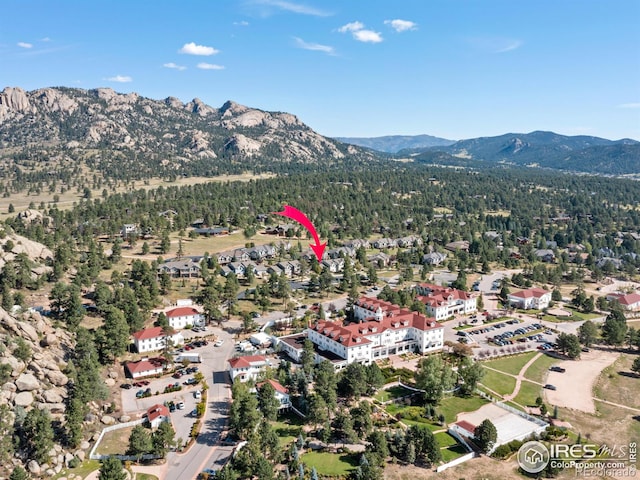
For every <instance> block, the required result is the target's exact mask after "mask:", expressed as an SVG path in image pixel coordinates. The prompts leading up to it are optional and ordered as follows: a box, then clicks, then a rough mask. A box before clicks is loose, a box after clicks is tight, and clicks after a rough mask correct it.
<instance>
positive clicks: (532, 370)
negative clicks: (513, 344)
mask: <svg viewBox="0 0 640 480" xmlns="http://www.w3.org/2000/svg"><path fill="white" fill-rule="evenodd" d="M561 362H563V360H560V359H559V358H553V357H551V356H549V355H542V356H541V357H540V358H538V359H537V360H536V361H535V362H533V363H532V364H531V365H529V368H527V371H526V372H525V373H524V377H525V378H528V379H529V380H533V381H534V382H538V383H543V382H544V379H545V378H546V375H547V372H548V371H549V367H550V366H551V365H554V364H556V363H561Z"/></svg>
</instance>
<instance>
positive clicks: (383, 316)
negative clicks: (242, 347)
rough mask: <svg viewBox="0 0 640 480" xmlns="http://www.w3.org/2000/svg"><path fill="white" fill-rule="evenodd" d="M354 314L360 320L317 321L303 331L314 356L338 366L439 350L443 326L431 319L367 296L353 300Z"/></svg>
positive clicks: (442, 337)
mask: <svg viewBox="0 0 640 480" xmlns="http://www.w3.org/2000/svg"><path fill="white" fill-rule="evenodd" d="M354 315H355V318H356V320H358V321H360V323H351V324H348V325H345V324H344V323H343V322H340V321H336V322H333V321H319V322H317V323H316V324H315V325H314V326H313V327H310V328H308V329H307V331H306V332H307V337H308V338H309V340H311V341H312V342H313V343H314V345H315V346H316V349H317V357H326V358H329V359H330V360H332V361H333V363H334V366H335V367H336V368H338V369H339V368H342V367H344V366H346V365H348V364H350V363H352V362H360V363H363V364H370V363H371V362H374V361H376V360H379V359H383V358H387V357H389V356H390V355H397V354H401V353H408V352H418V353H421V354H425V353H430V352H434V351H439V350H441V349H442V345H443V343H444V327H443V326H442V325H440V324H439V323H437V322H436V321H435V319H433V318H428V317H426V316H425V315H422V314H420V313H416V312H413V311H411V310H409V309H405V308H401V307H399V306H397V305H394V304H392V303H389V302H385V301H383V300H379V299H377V298H369V297H362V298H360V299H358V300H357V301H356V302H355V303H354ZM280 340H282V338H281V339H280ZM285 351H287V350H286V349H285Z"/></svg>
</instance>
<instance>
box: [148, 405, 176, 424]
mask: <svg viewBox="0 0 640 480" xmlns="http://www.w3.org/2000/svg"><path fill="white" fill-rule="evenodd" d="M147 421H148V422H149V425H151V428H158V427H159V426H160V424H161V423H162V422H167V423H171V413H170V412H169V409H168V408H167V407H165V406H164V405H160V404H156V405H154V406H152V407H150V408H149V409H148V410H147Z"/></svg>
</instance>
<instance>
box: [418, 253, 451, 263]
mask: <svg viewBox="0 0 640 480" xmlns="http://www.w3.org/2000/svg"><path fill="white" fill-rule="evenodd" d="M446 259H447V254H446V253H440V252H431V253H427V254H426V255H423V256H422V263H423V264H426V265H440V264H441V263H442V262H444V261H445V260H446Z"/></svg>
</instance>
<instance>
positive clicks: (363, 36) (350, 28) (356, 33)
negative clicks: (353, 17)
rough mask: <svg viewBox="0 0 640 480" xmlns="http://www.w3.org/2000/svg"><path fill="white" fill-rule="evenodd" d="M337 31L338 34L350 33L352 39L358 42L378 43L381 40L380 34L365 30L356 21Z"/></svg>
mask: <svg viewBox="0 0 640 480" xmlns="http://www.w3.org/2000/svg"><path fill="white" fill-rule="evenodd" d="M338 31H339V32H340V33H347V32H351V35H353V38H354V39H356V40H358V41H359V42H367V43H380V42H381V41H382V40H383V39H382V35H381V34H380V33H378V32H374V31H373V30H365V28H364V24H363V23H362V22H358V21H355V22H350V23H347V24H346V25H343V26H341V27H340V28H339V29H338Z"/></svg>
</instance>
